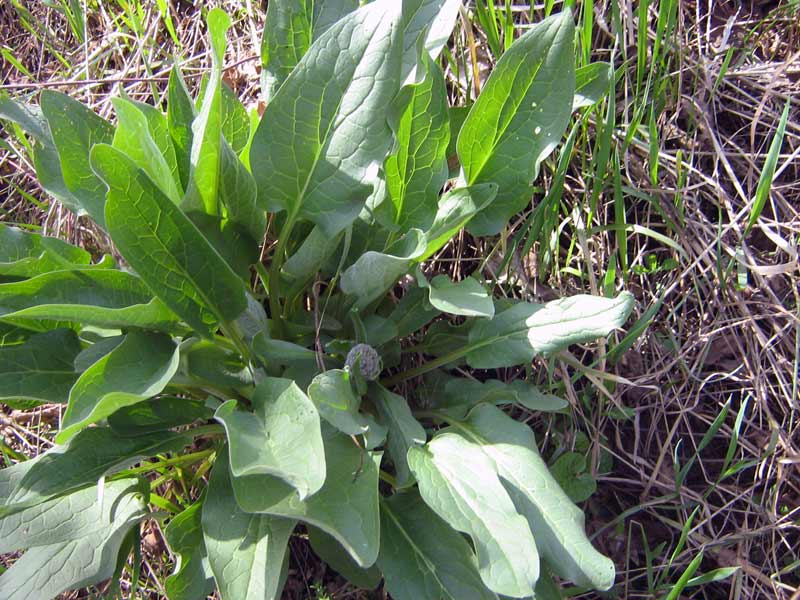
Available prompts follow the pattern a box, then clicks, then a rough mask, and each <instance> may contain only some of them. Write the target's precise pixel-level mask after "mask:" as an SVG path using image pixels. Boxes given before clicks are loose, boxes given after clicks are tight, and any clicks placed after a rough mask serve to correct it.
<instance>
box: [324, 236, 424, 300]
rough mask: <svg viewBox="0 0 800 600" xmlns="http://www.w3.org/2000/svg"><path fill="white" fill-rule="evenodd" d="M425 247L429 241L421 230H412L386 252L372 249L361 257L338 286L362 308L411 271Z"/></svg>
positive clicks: (350, 267) (343, 274) (343, 276)
mask: <svg viewBox="0 0 800 600" xmlns="http://www.w3.org/2000/svg"><path fill="white" fill-rule="evenodd" d="M425 246H426V240H425V238H424V237H423V236H422V235H421V234H420V231H419V229H412V230H411V231H409V232H408V233H407V234H406V235H405V236H404V237H403V238H402V239H400V240H398V241H397V242H395V243H394V244H393V245H392V246H391V247H390V248H388V249H387V251H386V252H385V253H384V252H374V251H372V250H370V251H368V252H365V253H364V254H362V255H361V256H359V257H358V260H356V262H354V263H353V264H352V265H350V266H349V267H348V268H347V270H345V272H344V273H342V278H341V280H340V282H339V285H340V286H341V288H342V291H343V292H344V293H345V294H347V295H349V296H351V297H352V298H353V299H354V300H355V305H356V307H357V308H359V309H363V308H365V307H366V306H368V305H369V304H370V303H372V302H373V301H374V300H377V299H378V298H380V297H381V296H382V295H383V294H384V292H386V290H388V289H389V288H391V287H392V286H393V285H394V284H395V283H397V280H398V279H400V277H402V276H403V275H405V274H406V273H407V272H408V270H409V268H410V267H411V265H412V261H414V260H415V259H418V258H419V257H420V256H421V255H422V254H423V253H424V252H425Z"/></svg>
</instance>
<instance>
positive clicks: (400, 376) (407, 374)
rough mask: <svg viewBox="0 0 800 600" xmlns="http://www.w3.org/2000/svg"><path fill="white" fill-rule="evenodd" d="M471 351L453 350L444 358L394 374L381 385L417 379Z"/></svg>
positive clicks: (391, 384)
mask: <svg viewBox="0 0 800 600" xmlns="http://www.w3.org/2000/svg"><path fill="white" fill-rule="evenodd" d="M472 349H473V348H472V347H468V348H461V349H459V350H454V351H453V352H451V353H450V354H445V355H444V356H440V357H439V358H434V359H433V360H431V361H428V362H426V363H425V364H423V365H420V366H418V367H414V368H413V369H408V370H407V371H402V372H400V373H396V374H395V375H392V376H391V377H387V378H386V379H382V380H381V385H382V386H384V387H390V386H393V385H396V384H398V383H400V382H401V381H405V380H406V379H411V378H412V377H418V376H419V375H424V374H425V373H427V372H428V371H433V370H434V369H438V368H439V367H443V366H444V365H447V364H449V363H451V362H455V361H457V360H458V359H459V358H462V357H463V356H466V355H467V353H468V352H469V351H470V350H472Z"/></svg>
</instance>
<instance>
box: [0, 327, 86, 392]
mask: <svg viewBox="0 0 800 600" xmlns="http://www.w3.org/2000/svg"><path fill="white" fill-rule="evenodd" d="M80 351H81V345H80V342H79V341H78V336H77V335H75V332H74V331H72V330H71V329H55V330H53V331H47V332H45V333H40V334H38V335H33V336H31V337H30V338H28V340H27V341H25V342H24V343H22V344H17V345H14V346H6V347H1V348H0V401H1V402H3V403H4V404H7V405H9V406H11V407H12V408H29V407H31V406H36V405H38V404H42V403H44V402H60V403H65V402H66V401H67V398H68V397H69V390H70V388H71V387H72V385H73V384H74V383H75V380H76V379H78V373H76V372H75V369H74V367H73V361H74V360H75V357H76V356H77V355H78V353H79V352H80Z"/></svg>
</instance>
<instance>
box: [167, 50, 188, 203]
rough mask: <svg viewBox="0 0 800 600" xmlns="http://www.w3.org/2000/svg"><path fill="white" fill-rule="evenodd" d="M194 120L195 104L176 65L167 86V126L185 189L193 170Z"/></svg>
mask: <svg viewBox="0 0 800 600" xmlns="http://www.w3.org/2000/svg"><path fill="white" fill-rule="evenodd" d="M194 118H195V110H194V102H192V97H191V96H190V95H189V91H188V90H187V89H186V83H185V82H184V81H183V76H182V75H181V71H180V68H179V67H178V65H175V66H174V67H172V71H170V74H169V85H168V86H167V125H168V126H169V134H170V137H171V138H172V144H173V146H174V148H175V159H176V161H177V163H178V172H179V173H180V177H181V184H182V186H183V188H184V189H185V188H186V186H187V185H188V183H189V177H190V174H191V169H192V163H191V154H192V139H193V134H192V123H193V122H194Z"/></svg>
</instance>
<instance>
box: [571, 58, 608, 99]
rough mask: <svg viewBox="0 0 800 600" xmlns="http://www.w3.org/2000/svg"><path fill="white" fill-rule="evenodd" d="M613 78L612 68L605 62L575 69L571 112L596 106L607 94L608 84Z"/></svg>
mask: <svg viewBox="0 0 800 600" xmlns="http://www.w3.org/2000/svg"><path fill="white" fill-rule="evenodd" d="M613 76H614V69H613V67H612V66H611V65H610V64H608V63H605V62H593V63H590V64H588V65H584V66H582V67H580V68H579V69H575V98H574V99H573V101H572V110H578V109H579V108H584V107H586V106H592V105H594V104H597V103H598V102H599V101H600V99H601V98H602V97H603V96H605V95H606V94H607V93H608V84H609V82H610V81H611V77H613Z"/></svg>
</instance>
